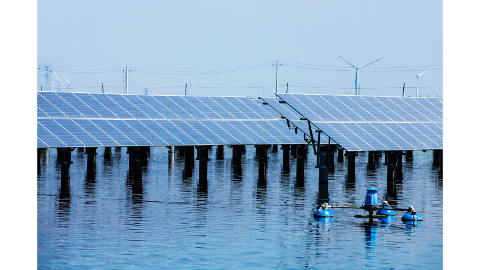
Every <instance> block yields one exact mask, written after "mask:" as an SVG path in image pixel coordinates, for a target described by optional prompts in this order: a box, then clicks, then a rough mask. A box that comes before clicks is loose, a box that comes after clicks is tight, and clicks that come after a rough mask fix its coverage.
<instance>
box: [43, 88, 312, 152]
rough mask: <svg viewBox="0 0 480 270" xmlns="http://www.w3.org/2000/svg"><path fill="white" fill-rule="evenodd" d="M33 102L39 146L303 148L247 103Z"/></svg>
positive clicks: (181, 99)
mask: <svg viewBox="0 0 480 270" xmlns="http://www.w3.org/2000/svg"><path fill="white" fill-rule="evenodd" d="M37 96H38V100H39V101H38V106H37V117H38V125H39V126H40V128H39V129H40V130H39V132H38V145H39V146H48V147H102V146H166V145H224V144H279V143H288V144H290V143H301V144H305V142H304V141H303V139H302V138H301V137H300V136H298V135H296V134H294V133H293V132H292V131H291V130H289V129H288V128H287V127H285V123H282V122H280V121H279V120H277V119H278V118H279V117H276V116H272V115H271V114H270V113H268V112H267V111H266V110H265V109H264V108H262V107H261V106H259V105H257V104H255V102H254V101H252V100H251V99H249V98H247V97H192V96H142V95H119V94H89V93H54V92H50V93H46V94H38V95H37ZM44 96H46V97H48V98H45V97H44ZM262 106H263V105H262ZM265 108H266V107H265ZM238 120H241V121H238ZM283 121H284V122H285V120H283ZM302 125H304V124H303V123H302Z"/></svg>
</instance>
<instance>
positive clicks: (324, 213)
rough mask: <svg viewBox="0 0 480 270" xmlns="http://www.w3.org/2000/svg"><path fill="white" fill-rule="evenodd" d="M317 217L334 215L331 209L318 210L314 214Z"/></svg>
mask: <svg viewBox="0 0 480 270" xmlns="http://www.w3.org/2000/svg"><path fill="white" fill-rule="evenodd" d="M313 215H314V216H315V217H333V213H332V211H331V210H330V209H323V210H321V211H320V209H317V210H316V211H315V213H314V214H313Z"/></svg>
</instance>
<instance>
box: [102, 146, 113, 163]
mask: <svg viewBox="0 0 480 270" xmlns="http://www.w3.org/2000/svg"><path fill="white" fill-rule="evenodd" d="M111 159H112V148H111V147H105V149H104V151H103V160H104V161H105V160H111Z"/></svg>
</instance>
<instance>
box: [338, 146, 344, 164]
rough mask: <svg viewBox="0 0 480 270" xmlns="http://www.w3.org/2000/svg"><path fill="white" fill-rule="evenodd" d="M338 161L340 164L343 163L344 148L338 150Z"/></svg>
mask: <svg viewBox="0 0 480 270" xmlns="http://www.w3.org/2000/svg"><path fill="white" fill-rule="evenodd" d="M337 161H338V162H343V148H342V147H338V148H337Z"/></svg>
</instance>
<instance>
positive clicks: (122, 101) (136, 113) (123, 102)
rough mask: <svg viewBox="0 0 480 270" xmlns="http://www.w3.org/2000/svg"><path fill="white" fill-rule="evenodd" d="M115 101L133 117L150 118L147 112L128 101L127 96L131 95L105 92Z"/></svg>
mask: <svg viewBox="0 0 480 270" xmlns="http://www.w3.org/2000/svg"><path fill="white" fill-rule="evenodd" d="M105 95H106V96H107V97H109V98H110V99H111V100H113V101H114V102H115V103H117V104H118V105H119V106H120V107H122V108H123V109H124V110H125V111H127V112H128V113H129V114H131V115H132V116H133V117H135V118H137V119H150V117H148V116H147V115H146V114H144V113H143V112H142V111H141V110H140V109H139V108H137V107H136V106H135V105H133V104H132V103H131V102H130V101H128V100H127V99H126V98H125V97H126V96H129V95H116V94H105Z"/></svg>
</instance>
